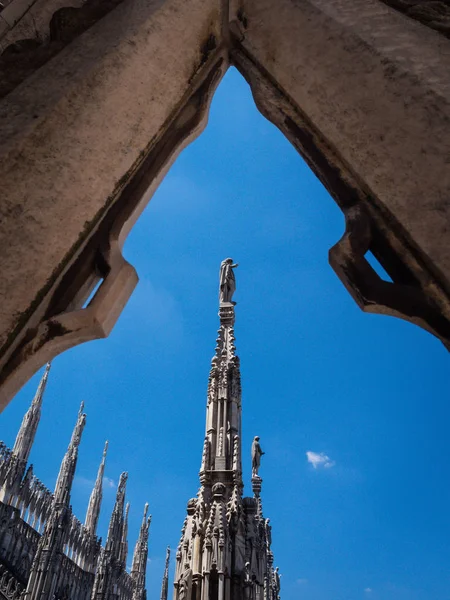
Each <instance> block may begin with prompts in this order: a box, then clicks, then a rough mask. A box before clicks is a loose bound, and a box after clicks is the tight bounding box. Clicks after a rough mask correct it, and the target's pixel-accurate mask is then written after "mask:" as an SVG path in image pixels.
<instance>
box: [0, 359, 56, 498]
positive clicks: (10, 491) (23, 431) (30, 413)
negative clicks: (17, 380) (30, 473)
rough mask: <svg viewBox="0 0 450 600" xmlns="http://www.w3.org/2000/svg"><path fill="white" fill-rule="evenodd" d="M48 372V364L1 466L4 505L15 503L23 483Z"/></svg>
mask: <svg viewBox="0 0 450 600" xmlns="http://www.w3.org/2000/svg"><path fill="white" fill-rule="evenodd" d="M49 371H50V363H48V364H47V366H46V367H45V371H44V374H43V375H42V378H41V381H40V382H39V386H38V389H37V391H36V394H35V396H34V398H33V401H32V403H31V406H30V408H29V409H28V410H27V412H26V413H25V416H24V417H23V419H22V424H21V426H20V429H19V432H18V433H17V437H16V441H15V442H14V447H13V449H12V451H11V453H10V455H9V459H8V461H7V462H6V463H4V465H3V469H2V472H1V475H0V501H1V502H3V503H4V504H10V503H14V502H15V501H16V499H17V494H18V493H19V490H20V486H21V484H22V482H23V478H24V475H25V471H26V469H27V462H28V458H29V456H30V452H31V448H32V446H33V442H34V438H35V436H36V431H37V428H38V425H39V421H40V418H41V407H42V399H43V397H44V391H45V386H46V385H47V378H48V373H49Z"/></svg>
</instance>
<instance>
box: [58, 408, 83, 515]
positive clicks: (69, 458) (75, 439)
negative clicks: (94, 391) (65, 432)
mask: <svg viewBox="0 0 450 600" xmlns="http://www.w3.org/2000/svg"><path fill="white" fill-rule="evenodd" d="M83 409H84V402H82V403H81V406H80V410H79V411H78V418H77V422H76V424H75V427H74V430H73V432H72V437H71V439H70V444H69V447H68V448H67V452H66V454H65V456H64V458H63V461H62V463H61V467H60V469H59V475H58V479H57V480H56V486H55V494H54V497H55V504H65V505H68V504H69V500H70V491H71V489H72V483H73V478H74V476H75V469H76V466H77V460H78V447H79V445H80V442H81V435H82V433H83V429H84V426H85V424H86V415H85V414H84V413H83Z"/></svg>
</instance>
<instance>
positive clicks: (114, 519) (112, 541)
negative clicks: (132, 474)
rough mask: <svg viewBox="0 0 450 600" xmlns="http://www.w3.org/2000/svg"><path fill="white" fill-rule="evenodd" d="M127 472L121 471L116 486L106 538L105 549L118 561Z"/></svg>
mask: <svg viewBox="0 0 450 600" xmlns="http://www.w3.org/2000/svg"><path fill="white" fill-rule="evenodd" d="M127 479H128V473H122V474H121V476H120V480H119V485H118V486H117V494H116V502H115V504H114V509H113V511H112V514H111V519H110V521H109V527H108V537H107V538H106V545H105V551H106V552H107V553H109V554H110V556H111V557H112V559H113V560H115V561H120V560H121V557H122V535H123V529H124V521H125V517H124V506H125V491H126V487H127Z"/></svg>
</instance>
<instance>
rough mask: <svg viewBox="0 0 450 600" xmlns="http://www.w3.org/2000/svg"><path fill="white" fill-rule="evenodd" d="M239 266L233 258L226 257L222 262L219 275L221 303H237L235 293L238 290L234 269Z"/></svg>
mask: <svg viewBox="0 0 450 600" xmlns="http://www.w3.org/2000/svg"><path fill="white" fill-rule="evenodd" d="M237 266H238V264H237V263H235V264H233V259H232V258H226V259H225V260H223V261H222V263H221V264H220V275H219V303H220V304H236V302H233V300H232V298H233V294H234V292H235V290H236V279H235V276H234V272H233V269H235V268H236V267H237Z"/></svg>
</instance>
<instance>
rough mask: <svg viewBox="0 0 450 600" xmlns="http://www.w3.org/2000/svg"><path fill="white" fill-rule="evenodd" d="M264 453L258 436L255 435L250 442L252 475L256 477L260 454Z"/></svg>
mask: <svg viewBox="0 0 450 600" xmlns="http://www.w3.org/2000/svg"><path fill="white" fill-rule="evenodd" d="M263 454H265V452H263V451H262V450H261V446H260V445H259V436H257V435H256V436H255V437H254V439H253V444H252V477H258V470H259V465H260V464H261V456H262V455H263Z"/></svg>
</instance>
